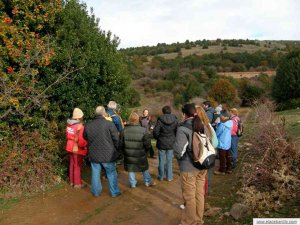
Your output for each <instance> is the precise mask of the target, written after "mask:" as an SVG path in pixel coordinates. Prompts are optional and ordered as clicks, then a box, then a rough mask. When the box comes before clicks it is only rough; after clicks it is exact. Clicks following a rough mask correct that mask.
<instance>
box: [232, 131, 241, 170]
mask: <svg viewBox="0 0 300 225" xmlns="http://www.w3.org/2000/svg"><path fill="white" fill-rule="evenodd" d="M238 141H239V137H238V136H231V149H230V153H231V157H232V159H231V164H232V167H233V168H235V167H236V159H237V155H238Z"/></svg>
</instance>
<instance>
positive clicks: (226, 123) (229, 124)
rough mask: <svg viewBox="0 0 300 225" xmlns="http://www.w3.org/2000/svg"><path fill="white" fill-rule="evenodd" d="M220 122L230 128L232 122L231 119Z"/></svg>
mask: <svg viewBox="0 0 300 225" xmlns="http://www.w3.org/2000/svg"><path fill="white" fill-rule="evenodd" d="M222 124H223V125H224V126H225V127H227V128H229V129H231V128H232V127H233V123H232V121H231V120H227V121H226V122H224V123H222Z"/></svg>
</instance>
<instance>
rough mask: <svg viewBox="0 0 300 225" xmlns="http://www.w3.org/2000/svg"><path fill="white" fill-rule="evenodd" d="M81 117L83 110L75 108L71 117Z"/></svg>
mask: <svg viewBox="0 0 300 225" xmlns="http://www.w3.org/2000/svg"><path fill="white" fill-rule="evenodd" d="M82 117H83V112H82V110H81V109H79V108H75V109H74V110H73V116H72V119H80V118H82Z"/></svg>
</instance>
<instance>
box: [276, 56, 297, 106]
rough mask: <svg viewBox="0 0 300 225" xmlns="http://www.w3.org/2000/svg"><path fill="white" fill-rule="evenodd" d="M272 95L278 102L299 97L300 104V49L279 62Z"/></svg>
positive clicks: (285, 101)
mask: <svg viewBox="0 0 300 225" xmlns="http://www.w3.org/2000/svg"><path fill="white" fill-rule="evenodd" d="M272 95H273V97H274V98H275V99H276V101H277V102H278V103H288V102H289V101H294V102H295V100H296V99H299V100H298V101H297V102H298V105H294V106H293V107H299V106H300V51H299V50H298V51H294V52H290V53H289V54H287V55H286V56H285V57H284V58H283V59H282V61H281V62H280V63H279V66H278V68H277V72H276V76H275V78H274V82H273V88H272Z"/></svg>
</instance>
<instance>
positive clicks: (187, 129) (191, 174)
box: [173, 104, 207, 225]
mask: <svg viewBox="0 0 300 225" xmlns="http://www.w3.org/2000/svg"><path fill="white" fill-rule="evenodd" d="M182 112H183V116H184V121H183V123H182V124H181V126H179V127H178V129H177V133H176V141H175V143H174V146H173V148H174V155H175V157H176V158H177V160H178V164H179V169H180V176H181V187H182V197H183V200H184V204H185V208H184V209H183V211H182V216H181V222H180V223H181V225H202V224H203V213H204V183H205V175H206V173H207V170H199V169H197V168H196V167H194V165H193V159H192V155H193V153H192V152H191V151H192V136H193V130H194V127H193V120H194V116H195V114H196V108H195V105H194V104H185V105H184V107H183V108H182Z"/></svg>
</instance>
